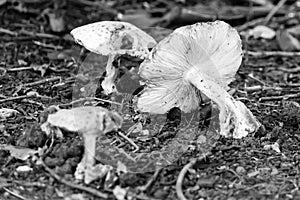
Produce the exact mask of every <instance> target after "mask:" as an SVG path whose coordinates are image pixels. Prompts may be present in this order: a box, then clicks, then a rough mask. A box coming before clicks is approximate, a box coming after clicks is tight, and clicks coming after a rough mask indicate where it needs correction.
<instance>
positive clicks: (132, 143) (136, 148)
mask: <svg viewBox="0 0 300 200" xmlns="http://www.w3.org/2000/svg"><path fill="white" fill-rule="evenodd" d="M118 134H119V135H120V136H121V137H122V138H124V139H125V140H126V141H128V142H129V143H130V144H131V145H132V146H134V148H135V150H134V151H132V152H133V153H135V152H137V151H138V150H140V147H139V146H138V145H137V144H135V143H134V141H132V140H131V139H130V138H129V137H127V136H126V135H124V134H123V133H122V132H118Z"/></svg>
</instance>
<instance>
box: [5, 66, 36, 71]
mask: <svg viewBox="0 0 300 200" xmlns="http://www.w3.org/2000/svg"><path fill="white" fill-rule="evenodd" d="M30 69H32V67H16V68H9V69H6V71H7V72H19V71H25V70H30Z"/></svg>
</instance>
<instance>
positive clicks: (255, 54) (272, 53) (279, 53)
mask: <svg viewBox="0 0 300 200" xmlns="http://www.w3.org/2000/svg"><path fill="white" fill-rule="evenodd" d="M244 53H245V54H247V55H249V56H253V57H268V56H285V57H295V56H300V52H288V51H261V52H254V51H244Z"/></svg>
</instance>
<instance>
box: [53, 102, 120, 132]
mask: <svg viewBox="0 0 300 200" xmlns="http://www.w3.org/2000/svg"><path fill="white" fill-rule="evenodd" d="M47 122H48V123H49V124H50V125H52V126H56V127H59V128H62V129H65V130H67V131H71V132H79V133H81V134H101V133H107V132H110V131H113V130H117V129H118V128H120V127H121V124H122V117H121V116H120V115H119V114H118V113H116V112H114V111H109V110H107V109H106V108H102V107H94V106H84V107H77V108H72V109H61V110H58V111H57V112H56V113H54V114H50V115H49V116H48V119H47Z"/></svg>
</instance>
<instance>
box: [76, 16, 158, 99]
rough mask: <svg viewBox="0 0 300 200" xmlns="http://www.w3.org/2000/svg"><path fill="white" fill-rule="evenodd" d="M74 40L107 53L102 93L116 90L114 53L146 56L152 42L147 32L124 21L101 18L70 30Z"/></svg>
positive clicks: (95, 50)
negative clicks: (101, 19)
mask: <svg viewBox="0 0 300 200" xmlns="http://www.w3.org/2000/svg"><path fill="white" fill-rule="evenodd" d="M71 35H72V36H73V37H74V39H75V41H76V42H77V43H79V44H80V45H82V46H84V47H85V48H86V49H88V50H89V51H91V52H94V53H96V54H101V55H105V56H108V61H107V65H106V77H105V78H104V80H103V82H102V84H101V85H102V88H103V90H104V93H105V94H110V93H112V92H115V91H116V86H115V83H114V81H115V78H116V69H115V67H114V66H113V61H114V59H115V58H116V56H117V55H123V54H128V55H130V56H135V57H139V58H142V59H143V58H146V57H147V56H148V54H149V50H148V49H149V48H152V47H153V46H154V45H155V44H156V41H155V40H154V39H153V38H152V37H151V36H150V35H148V34H147V33H145V32H144V31H142V30H141V29H139V28H137V27H136V26H134V25H132V24H130V23H127V22H117V21H102V22H96V23H92V24H87V25H84V26H81V27H78V28H75V29H73V30H72V31H71Z"/></svg>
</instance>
